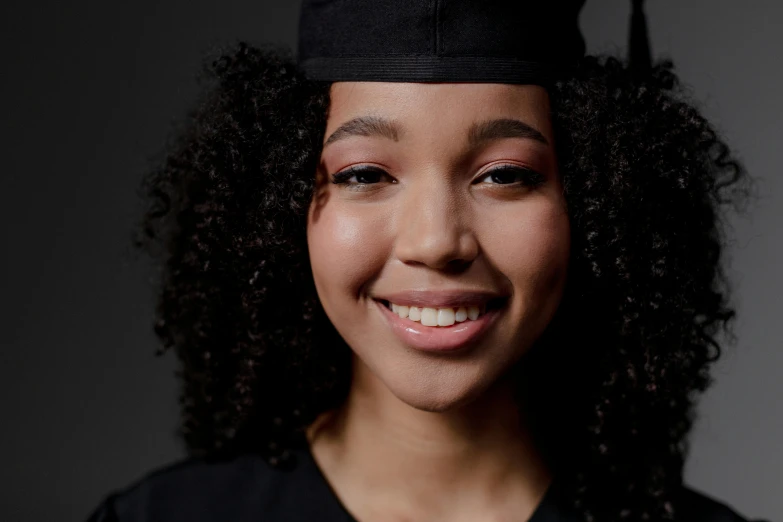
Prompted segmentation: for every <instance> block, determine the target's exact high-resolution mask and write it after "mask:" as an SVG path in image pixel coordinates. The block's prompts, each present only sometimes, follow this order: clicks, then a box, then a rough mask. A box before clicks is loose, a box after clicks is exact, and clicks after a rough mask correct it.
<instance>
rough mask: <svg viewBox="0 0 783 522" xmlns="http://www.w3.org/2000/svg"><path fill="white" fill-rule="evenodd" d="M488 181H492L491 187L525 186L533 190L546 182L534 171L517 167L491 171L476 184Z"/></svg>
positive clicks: (542, 176) (504, 166) (497, 168)
mask: <svg viewBox="0 0 783 522" xmlns="http://www.w3.org/2000/svg"><path fill="white" fill-rule="evenodd" d="M487 179H489V180H491V181H489V182H488V183H489V184H490V185H514V186H519V185H524V186H527V187H531V188H534V187H538V186H539V185H541V184H542V183H544V180H545V178H544V175H543V174H541V173H539V172H536V171H535V170H533V169H529V168H527V167H519V166H516V165H503V166H500V167H496V168H494V169H492V170H489V171H487V172H485V173H484V175H483V176H482V177H480V178H478V179H477V180H476V183H479V182H481V181H482V180H487Z"/></svg>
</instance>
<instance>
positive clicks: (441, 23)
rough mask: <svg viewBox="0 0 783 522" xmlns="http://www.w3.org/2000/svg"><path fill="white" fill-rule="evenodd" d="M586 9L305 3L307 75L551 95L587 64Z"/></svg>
mask: <svg viewBox="0 0 783 522" xmlns="http://www.w3.org/2000/svg"><path fill="white" fill-rule="evenodd" d="M584 1H585V0H304V2H303V4H302V11H301V17H300V24H299V65H300V66H301V68H302V69H303V71H304V72H305V75H306V76H307V77H309V78H311V79H313V80H326V81H398V82H497V83H528V84H540V85H546V84H548V83H549V82H550V81H551V80H552V79H553V78H555V77H557V76H559V75H560V74H561V73H562V72H563V71H567V70H568V68H569V67H571V66H572V65H573V64H574V63H575V62H577V61H578V60H579V59H580V58H582V57H583V56H584V54H585V41H584V38H583V37H582V33H581V31H580V29H579V23H578V18H579V11H580V10H581V8H582V5H583V4H584ZM634 16H636V21H637V23H636V25H637V26H638V22H639V18H640V17H641V20H642V26H643V25H644V24H643V15H642V14H641V2H640V1H639V0H634ZM634 31H635V32H636V33H637V34H636V35H635V37H632V40H636V41H638V40H639V35H638V32H639V29H635V30H634ZM644 37H645V38H646V34H645V35H644ZM636 48H638V45H637V46H636ZM648 52H649V51H648Z"/></svg>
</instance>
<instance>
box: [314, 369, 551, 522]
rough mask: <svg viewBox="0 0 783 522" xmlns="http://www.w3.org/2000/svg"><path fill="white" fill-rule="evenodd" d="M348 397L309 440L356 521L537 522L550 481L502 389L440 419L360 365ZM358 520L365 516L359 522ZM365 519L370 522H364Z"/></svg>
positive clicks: (506, 387) (502, 384)
mask: <svg viewBox="0 0 783 522" xmlns="http://www.w3.org/2000/svg"><path fill="white" fill-rule="evenodd" d="M353 368H354V371H353V381H352V385H351V390H350V392H349V395H348V398H347V400H346V402H345V403H344V405H343V406H342V407H341V408H340V409H339V410H337V411H335V412H331V413H330V414H326V415H323V416H322V417H321V418H319V419H318V420H317V421H316V423H314V424H313V426H311V427H310V430H309V431H308V439H309V440H310V445H311V448H312V452H313V456H314V457H315V459H316V461H317V462H318V464H319V467H321V469H322V471H323V472H324V475H325V476H326V477H327V479H328V480H329V481H330V483H331V485H332V488H333V489H334V490H335V492H336V493H337V495H338V497H340V499H341V501H342V502H343V504H344V505H345V506H346V507H347V508H348V510H349V511H351V512H352V513H353V514H354V515H355V516H356V517H357V519H359V520H365V519H366V520H374V518H373V516H375V514H376V513H385V517H384V519H388V517H389V513H396V514H399V518H400V519H406V517H407V518H408V519H415V520H437V519H443V520H463V519H464V520H479V519H481V520H491V519H492V518H491V517H488V514H491V513H497V518H501V517H502V514H503V513H506V512H511V513H514V514H515V519H518V520H525V518H524V517H522V518H520V517H521V516H522V515H524V514H527V515H528V516H529V515H530V514H532V513H533V511H534V510H535V508H536V506H537V505H538V503H539V502H540V500H541V498H542V497H543V495H544V493H545V491H546V488H547V487H548V486H549V483H550V482H551V476H550V474H549V471H548V469H547V467H546V465H545V463H544V462H543V459H542V458H541V457H540V455H539V454H538V452H537V451H536V449H535V448H534V446H533V444H532V442H531V437H530V436H529V433H528V430H527V429H526V427H525V422H524V417H523V416H522V415H521V413H520V408H519V406H518V404H517V403H516V401H515V400H514V396H513V388H512V386H511V385H510V383H508V382H507V381H505V380H501V381H499V382H498V383H496V384H495V385H494V386H493V387H492V388H490V389H489V390H487V391H486V392H485V393H484V394H482V396H480V397H479V398H478V399H476V400H474V401H472V402H471V403H469V404H467V405H464V406H460V407H455V408H452V409H450V410H448V411H444V412H428V411H421V410H417V409H415V408H413V407H411V406H409V405H407V404H405V403H404V402H402V401H400V400H399V399H397V398H396V397H395V396H394V395H393V394H392V393H391V392H390V391H389V389H388V388H387V387H386V386H385V385H384V384H383V383H382V382H380V381H379V380H378V379H377V378H376V377H375V376H374V374H372V372H370V370H369V369H368V368H367V367H366V366H364V364H363V363H362V362H361V361H360V360H358V359H356V358H355V360H354V365H353ZM359 515H364V517H362V518H359ZM365 517H366V518H365Z"/></svg>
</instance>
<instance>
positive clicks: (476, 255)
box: [307, 82, 570, 411]
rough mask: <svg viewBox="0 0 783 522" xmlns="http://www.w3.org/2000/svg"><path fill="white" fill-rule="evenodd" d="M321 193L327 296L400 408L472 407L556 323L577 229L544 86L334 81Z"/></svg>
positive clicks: (320, 260) (351, 341)
mask: <svg viewBox="0 0 783 522" xmlns="http://www.w3.org/2000/svg"><path fill="white" fill-rule="evenodd" d="M316 186H317V190H316V196H315V197H314V198H313V202H312V205H311V207H310V212H309V216H308V227H307V237H308V246H309V253H310V261H311V266H312V270H313V277H314V280H315V285H316V289H317V291H318V296H319V298H320V300H321V303H322V304H323V307H324V310H325V312H326V314H327V315H328V317H329V318H330V320H331V321H332V323H333V324H334V326H335V327H336V329H337V331H338V332H339V333H340V334H341V335H342V337H343V338H344V339H345V341H346V342H347V343H348V345H349V346H350V347H351V348H352V349H353V351H354V353H355V354H356V356H357V358H358V363H359V364H360V365H361V367H362V368H364V369H365V370H366V371H367V372H368V374H369V375H371V377H372V378H373V379H375V380H377V381H378V382H380V383H382V384H383V385H384V386H386V387H387V388H388V389H389V390H390V391H391V392H392V393H393V394H394V395H395V396H396V397H398V398H399V399H400V400H402V401H404V402H405V403H407V404H409V405H411V406H413V407H416V408H419V409H422V410H427V411H444V410H447V409H449V408H452V407H456V406H459V405H462V404H465V403H467V402H469V401H471V400H473V399H475V398H476V397H477V396H478V395H480V394H481V393H482V392H483V391H485V390H486V389H487V388H488V387H489V386H490V385H491V384H493V383H494V382H495V381H496V380H497V379H498V378H499V377H500V376H501V375H502V374H503V373H504V372H505V371H506V370H508V369H509V368H510V367H511V366H512V365H513V364H514V363H515V362H516V361H517V360H519V358H520V357H521V356H522V355H523V354H524V353H525V352H526V351H527V350H528V349H529V348H530V346H531V345H532V344H533V343H534V342H535V340H536V339H537V338H538V337H539V336H540V335H541V333H542V332H543V330H544V329H545V328H546V326H547V324H548V323H549V322H550V320H551V319H552V317H553V315H554V314H555V311H556V310H557V307H558V305H559V303H560V300H561V297H562V294H563V290H564V287H565V282H566V273H567V268H568V259H569V253H570V228H569V220H568V215H567V212H566V204H565V199H564V196H563V187H562V184H561V181H560V178H559V175H558V170H557V161H556V156H555V150H554V143H553V137H552V129H551V122H550V119H549V99H548V95H547V92H546V90H545V89H543V88H541V87H538V86H534V85H504V84H425V83H380V82H361V83H359V82H345V83H342V82H341V83H335V84H334V85H333V86H332V90H331V108H330V112H329V118H328V123H327V128H326V140H325V145H324V149H323V153H322V157H321V165H320V167H319V173H318V179H317V182H316Z"/></svg>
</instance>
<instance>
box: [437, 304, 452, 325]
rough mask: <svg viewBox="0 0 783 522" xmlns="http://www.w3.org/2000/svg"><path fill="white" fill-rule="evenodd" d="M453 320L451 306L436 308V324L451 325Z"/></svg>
mask: <svg viewBox="0 0 783 522" xmlns="http://www.w3.org/2000/svg"><path fill="white" fill-rule="evenodd" d="M454 321H455V320H454V309H453V308H438V326H451V325H452V324H454Z"/></svg>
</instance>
